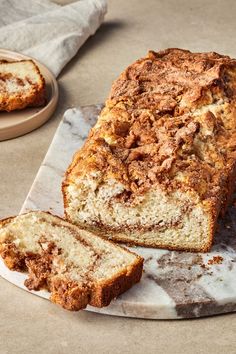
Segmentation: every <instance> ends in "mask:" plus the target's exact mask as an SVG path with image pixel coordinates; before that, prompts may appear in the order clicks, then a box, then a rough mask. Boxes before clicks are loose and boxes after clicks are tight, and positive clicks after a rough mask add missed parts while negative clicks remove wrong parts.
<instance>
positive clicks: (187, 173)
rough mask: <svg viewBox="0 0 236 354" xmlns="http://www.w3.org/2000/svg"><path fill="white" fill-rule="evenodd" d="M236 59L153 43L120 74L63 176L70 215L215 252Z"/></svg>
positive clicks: (168, 244)
mask: <svg viewBox="0 0 236 354" xmlns="http://www.w3.org/2000/svg"><path fill="white" fill-rule="evenodd" d="M235 161H236V60H234V59H231V58H230V57H228V56H223V55H219V54H217V53H191V52H190V51H187V50H181V49H167V50H164V51H160V52H157V53H156V52H152V51H151V52H149V53H148V55H147V56H146V57H145V58H143V59H140V60H137V61H136V62H135V63H133V64H132V65H130V66H129V67H128V68H127V69H126V70H125V71H124V72H123V73H122V74H121V75H120V77H119V78H118V79H117V80H116V81H115V82H114V84H113V86H112V89H111V93H110V96H109V98H108V100H107V101H106V104H105V108H104V109H103V110H102V112H101V114H100V116H99V118H98V121H97V123H96V125H95V126H94V128H93V129H92V130H91V132H90V134H89V137H88V139H87V141H86V142H85V144H84V146H83V147H82V148H81V149H80V150H79V151H78V152H77V153H76V154H75V156H74V159H73V161H72V163H71V165H70V166H69V168H68V170H67V172H66V176H65V180H64V182H63V193H64V203H65V213H66V217H67V218H68V219H69V220H70V221H72V222H74V223H76V224H78V225H82V226H83V227H87V228H90V229H97V230H99V231H100V232H101V233H103V234H104V236H106V237H108V238H111V239H113V240H115V241H120V242H128V243H131V244H136V245H141V246H150V247H160V248H168V249H173V250H186V251H202V252H204V251H207V250H209V248H210V247H211V245H212V241H213V236H214V232H215V228H216V223H217V219H218V216H219V214H220V212H224V211H225V209H226V207H227V205H228V203H229V202H230V197H231V195H232V192H233V189H234V177H235V170H236V168H235V165H236V162H235Z"/></svg>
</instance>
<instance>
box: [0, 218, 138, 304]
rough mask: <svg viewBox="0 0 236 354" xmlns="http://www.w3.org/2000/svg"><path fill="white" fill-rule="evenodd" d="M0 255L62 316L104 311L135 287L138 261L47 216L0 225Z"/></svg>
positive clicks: (124, 252) (87, 233)
mask: <svg viewBox="0 0 236 354" xmlns="http://www.w3.org/2000/svg"><path fill="white" fill-rule="evenodd" d="M0 254H1V256H2V258H3V260H4V262H5V264H6V266H7V267H8V268H9V269H11V270H16V271H28V272H29V277H28V279H27V280H26V281H25V286H26V287H27V288H28V289H29V290H40V289H47V290H49V291H50V292H51V301H52V302H54V303H57V304H59V305H61V306H62V307H63V308H65V309H67V310H74V311H76V310H80V309H83V308H85V307H86V306H87V305H88V304H89V305H92V306H95V307H103V306H107V305H109V303H110V302H111V300H112V299H114V298H115V297H117V296H118V295H120V294H122V293H123V292H124V291H126V290H128V289H129V288H130V287H131V286H132V285H134V284H135V283H137V282H138V281H139V280H140V278H141V275H142V269H143V259H142V258H141V257H139V256H138V255H136V254H135V253H132V252H130V251H128V250H127V249H125V248H123V247H120V246H118V245H115V244H113V243H112V242H110V241H108V240H105V239H103V238H101V237H99V236H96V235H95V234H93V233H91V232H88V231H85V230H81V229H80V228H79V227H78V226H75V225H73V224H71V223H69V222H67V221H65V220H63V219H61V218H59V217H57V216H54V215H52V214H50V213H46V212H40V211H37V212H29V213H27V214H22V215H19V216H16V217H13V218H8V219H5V220H2V221H1V222H0Z"/></svg>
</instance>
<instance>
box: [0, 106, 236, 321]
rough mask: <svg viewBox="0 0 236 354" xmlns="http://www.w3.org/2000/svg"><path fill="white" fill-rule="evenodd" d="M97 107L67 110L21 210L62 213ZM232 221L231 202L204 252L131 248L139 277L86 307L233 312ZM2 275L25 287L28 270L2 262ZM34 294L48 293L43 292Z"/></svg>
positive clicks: (152, 313) (168, 314)
mask: <svg viewBox="0 0 236 354" xmlns="http://www.w3.org/2000/svg"><path fill="white" fill-rule="evenodd" d="M101 107H102V105H94V106H87V107H83V108H74V109H70V110H68V111H66V113H65V115H64V118H63V121H62V122H61V124H60V126H59V127H58V130H57V132H56V134H55V136H54V139H53V141H52V144H51V146H50V148H49V150H48V152H47V155H46V156H45V159H44V161H43V163H42V165H41V167H40V169H39V172H38V174H37V176H36V178H35V181H34V183H33V185H32V187H31V190H30V192H29V194H28V196H27V198H26V200H25V203H24V205H23V207H22V210H21V212H26V211H28V210H36V209H40V210H49V211H51V212H53V213H55V214H57V215H60V216H62V215H63V203H62V194H61V182H62V178H63V174H64V171H65V170H66V168H67V166H68V165H69V163H70V162H71V160H72V156H73V154H74V153H75V152H76V150H77V149H78V148H79V147H80V146H81V145H82V144H83V141H84V139H85V138H86V136H87V134H88V132H89V130H90V128H91V126H93V125H94V123H95V122H96V119H97V115H98V114H99V112H100V109H101ZM235 220H236V207H234V206H232V207H231V208H230V209H229V210H228V212H227V214H226V217H225V218H224V220H221V221H220V222H219V228H218V231H217V235H216V238H215V242H214V246H213V248H212V250H211V252H209V253H206V254H196V253H185V252H174V251H166V250H157V249H151V248H142V247H131V249H132V250H134V251H135V252H137V253H139V254H140V255H141V256H143V257H144V258H145V264H144V273H143V276H142V280H141V282H140V283H139V284H137V285H135V286H134V287H133V288H132V289H130V290H129V291H127V292H126V293H125V294H123V295H121V296H120V297H119V298H117V299H116V300H114V301H113V302H112V303H111V304H110V305H109V306H108V307H106V308H103V309H96V308H91V307H88V308H87V309H88V310H89V311H94V312H100V313H104V314H110V315H117V316H129V317H142V318H154V319H160V318H162V319H164V318H165V319H171V318H173V319H176V318H193V317H200V316H208V315H213V314H218V313H224V312H231V311H236V281H235V280H236V238H235V230H236V221H235ZM213 257H218V258H215V259H214V258H213ZM219 257H222V258H219ZM217 260H218V262H217ZM0 275H1V276H2V277H3V278H5V279H7V280H9V281H11V282H12V283H14V284H16V285H17V286H19V287H21V288H23V289H25V290H27V289H26V288H25V287H24V285H23V283H24V279H25V278H26V275H25V274H20V273H17V272H10V271H9V270H8V269H7V268H6V267H5V266H4V264H3V262H2V261H1V262H0ZM34 293H35V294H37V295H39V296H42V297H45V298H48V297H49V294H48V292H46V291H40V292H34Z"/></svg>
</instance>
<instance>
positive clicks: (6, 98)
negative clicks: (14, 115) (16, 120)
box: [0, 60, 46, 112]
mask: <svg viewBox="0 0 236 354" xmlns="http://www.w3.org/2000/svg"><path fill="white" fill-rule="evenodd" d="M45 102H46V88H45V80H44V78H43V76H42V75H41V73H40V71H39V68H38V66H37V65H36V64H35V63H34V62H33V61H32V60H21V61H15V62H0V111H8V112H10V111H13V110H19V109H23V108H26V107H38V106H42V105H44V104H45Z"/></svg>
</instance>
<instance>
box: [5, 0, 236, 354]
mask: <svg viewBox="0 0 236 354" xmlns="http://www.w3.org/2000/svg"><path fill="white" fill-rule="evenodd" d="M57 2H60V3H65V2H69V1H68V0H67V1H64V0H60V1H57ZM235 15H236V1H234V0H200V1H199V0H196V1H191V0H180V1H178V0H167V1H164V0H163V1H161V0H140V1H139V0H110V1H109V13H108V15H107V17H106V21H105V23H104V25H103V26H102V27H101V28H100V30H99V31H98V32H97V33H96V35H95V36H94V37H93V38H90V39H89V40H88V42H87V43H86V44H85V45H84V46H83V48H82V49H81V50H80V51H79V53H78V55H77V56H76V57H75V58H74V59H73V60H72V62H71V63H70V64H69V65H68V66H67V67H66V68H65V69H64V70H63V72H62V73H61V75H60V77H59V80H58V81H59V86H60V102H59V105H58V109H57V111H56V113H55V114H54V116H53V117H52V118H51V119H50V120H49V122H48V123H47V124H45V125H44V126H43V127H41V128H40V129H38V130H36V131H34V132H32V133H30V134H28V135H25V136H23V137H20V138H17V139H13V140H10V141H5V142H1V143H0V217H5V216H7V215H12V214H15V213H17V212H18V211H19V209H20V207H21V205H22V203H23V201H24V199H25V197H26V194H27V192H28V190H29V188H30V186H31V184H32V182H33V180H34V177H35V174H36V172H37V170H38V168H39V166H40V163H41V161H42V159H43V157H44V155H45V153H46V151H47V149H48V146H49V144H50V142H51V139H52V137H53V134H54V132H55V129H56V128H57V126H58V123H59V122H60V119H61V117H62V115H63V112H64V111H65V109H66V108H68V107H73V106H77V105H87V104H92V103H98V102H102V101H104V99H105V97H106V95H107V94H108V91H109V88H110V86H111V82H112V80H114V79H115V77H116V76H117V75H118V74H119V73H120V72H121V70H123V69H124V68H125V67H126V66H127V65H128V64H129V63H131V62H132V61H134V60H135V59H136V58H138V57H141V56H144V55H145V54H146V52H147V50H148V49H159V48H167V47H183V48H188V49H191V50H196V51H219V52H222V53H227V54H229V55H232V56H235V57H236V40H235V35H236V21H235V17H236V16H235ZM222 352H224V353H227V354H228V353H236V314H229V315H221V316H215V317H212V318H205V319H199V320H182V321H153V320H140V319H128V318H118V317H109V316H105V315H98V314H94V313H89V312H85V311H81V312H80V313H70V312H67V311H64V310H62V309H60V308H59V307H57V306H56V305H53V304H51V303H50V302H48V301H46V300H43V299H41V298H39V297H36V296H33V295H31V294H28V293H26V292H24V291H22V290H20V289H18V288H17V287H15V286H14V285H12V284H10V283H8V282H7V281H5V280H3V279H1V278H0V354H5V353H9V354H14V353H25V354H26V353H35V354H37V353H45V354H49V353H50V354H51V353H53V354H54V353H56V354H57V353H58V354H60V353H68V354H73V353H111V354H112V353H145V354H146V353H161V354H162V353H163V354H165V353H186V354H191V353H199V354H200V353H214V354H216V353H222Z"/></svg>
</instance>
